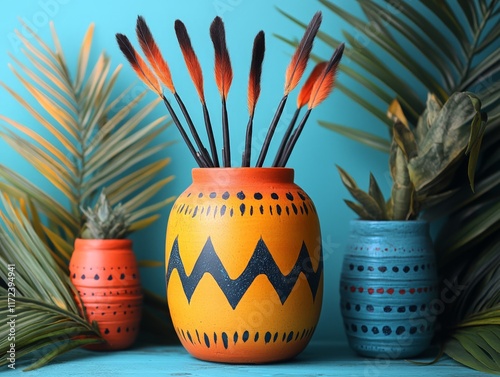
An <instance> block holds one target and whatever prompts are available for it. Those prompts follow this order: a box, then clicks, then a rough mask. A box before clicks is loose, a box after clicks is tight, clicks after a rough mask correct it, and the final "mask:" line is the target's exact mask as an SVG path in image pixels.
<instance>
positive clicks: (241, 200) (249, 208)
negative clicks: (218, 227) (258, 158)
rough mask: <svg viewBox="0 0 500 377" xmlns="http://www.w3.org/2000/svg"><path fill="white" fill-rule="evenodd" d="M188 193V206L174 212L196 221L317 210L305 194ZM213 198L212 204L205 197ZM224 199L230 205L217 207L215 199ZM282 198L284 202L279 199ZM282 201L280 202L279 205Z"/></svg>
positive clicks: (178, 206)
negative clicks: (210, 217)
mask: <svg viewBox="0 0 500 377" xmlns="http://www.w3.org/2000/svg"><path fill="white" fill-rule="evenodd" d="M192 194H193V193H191V192H189V193H186V194H185V197H186V198H190V199H189V201H188V202H189V203H186V201H184V202H183V203H182V204H177V203H176V204H174V206H173V208H172V210H173V211H176V212H177V213H179V214H183V215H185V216H191V217H193V218H195V217H199V216H207V217H208V216H213V217H214V218H215V217H217V216H219V217H224V216H230V217H233V216H236V215H240V216H254V215H271V216H283V215H286V216H292V215H295V216H298V215H301V216H308V215H309V213H310V212H313V213H315V214H317V211H316V207H315V206H314V204H313V202H312V201H311V199H310V198H309V197H308V196H307V195H306V194H305V193H304V192H302V191H294V192H291V191H287V192H284V193H279V194H278V193H277V192H272V193H271V194H269V195H268V196H265V195H264V194H263V193H261V192H244V191H238V192H236V193H230V192H228V191H224V192H220V193H218V192H215V191H210V192H199V193H197V194H196V195H192ZM207 197H208V198H209V199H214V201H213V203H211V201H210V200H205V199H204V198H207ZM218 197H221V198H222V199H224V200H225V201H226V202H227V204H224V205H222V206H220V205H218V204H215V202H216V199H218ZM280 199H281V200H280ZM278 201H279V202H278Z"/></svg>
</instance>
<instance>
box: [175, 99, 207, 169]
mask: <svg viewBox="0 0 500 377" xmlns="http://www.w3.org/2000/svg"><path fill="white" fill-rule="evenodd" d="M174 97H175V99H176V100H177V103H178V104H179V107H180V108H181V111H182V114H183V115H184V118H185V119H186V122H187V124H188V127H189V130H190V131H191V135H193V139H194V142H195V143H196V145H197V146H198V149H199V151H200V153H201V154H202V155H203V158H204V160H205V161H207V163H208V166H213V163H212V160H211V159H210V156H209V155H208V153H207V149H206V148H205V146H204V145H203V143H202V141H201V139H200V135H198V132H197V131H196V127H195V126H194V124H193V121H192V120H191V117H190V116H189V113H188V111H187V109H186V106H184V102H182V99H181V97H180V96H179V94H177V92H175V93H174Z"/></svg>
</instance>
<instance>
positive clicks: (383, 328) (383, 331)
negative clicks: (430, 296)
mask: <svg viewBox="0 0 500 377" xmlns="http://www.w3.org/2000/svg"><path fill="white" fill-rule="evenodd" d="M344 328H345V330H346V332H347V333H350V334H356V333H359V334H373V335H379V336H380V337H387V336H390V335H393V336H399V335H403V336H408V334H409V335H418V334H424V333H426V332H429V331H433V325H432V323H430V322H427V323H426V324H425V325H424V324H421V325H413V324H407V325H392V324H382V325H377V326H373V325H371V324H361V325H360V324H359V323H352V322H350V321H349V320H344Z"/></svg>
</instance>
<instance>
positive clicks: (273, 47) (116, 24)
mask: <svg viewBox="0 0 500 377" xmlns="http://www.w3.org/2000/svg"><path fill="white" fill-rule="evenodd" d="M338 3H339V4H341V5H342V6H343V7H344V8H345V9H346V10H348V11H350V12H356V13H358V14H359V10H358V8H357V5H356V3H355V2H353V1H339V2H338ZM0 4H1V8H0V9H1V12H0V80H1V81H3V82H4V83H6V84H7V85H9V86H11V87H12V88H14V89H16V90H18V91H19V92H20V93H25V92H24V91H23V88H22V86H21V84H20V83H19V81H17V79H16V78H15V77H14V75H13V74H12V73H11V72H10V70H9V69H8V66H7V64H8V63H9V62H12V58H11V57H9V55H8V54H11V55H12V57H14V58H16V59H19V60H21V61H23V62H26V59H25V57H24V56H23V53H22V51H21V49H20V47H21V45H20V43H19V39H18V38H17V37H16V36H15V34H14V29H19V28H20V27H21V24H20V22H19V20H22V21H24V22H25V23H27V24H28V25H29V26H30V27H31V28H32V29H33V30H34V31H35V32H36V33H37V34H38V36H39V37H40V38H42V39H43V40H45V41H46V42H48V43H49V44H50V45H52V42H51V36H50V28H49V21H53V22H54V25H55V27H56V30H57V32H58V35H59V38H60V41H61V44H62V46H63V48H64V51H65V54H66V59H67V60H68V61H69V62H70V65H71V66H72V67H75V66H76V64H74V62H75V61H76V59H77V56H78V50H79V47H80V43H81V40H82V38H83V35H84V33H85V31H86V29H87V28H88V26H89V24H90V23H91V22H94V23H95V33H94V44H93V50H92V57H91V59H92V58H94V59H95V58H96V57H97V55H98V54H99V53H100V52H101V51H102V50H105V51H106V52H107V54H109V55H110V56H111V59H112V67H115V66H117V65H118V64H123V65H124V66H123V69H122V72H121V74H120V76H119V79H118V83H117V86H116V90H117V93H118V92H119V91H121V90H124V89H125V88H127V87H128V86H130V85H131V84H133V83H135V84H134V85H135V86H134V89H133V93H139V92H140V91H141V90H143V89H144V86H143V85H142V84H141V83H140V82H139V81H137V79H136V76H135V74H134V73H133V71H132V69H131V68H130V67H129V66H128V64H127V62H126V60H125V58H124V57H123V56H122V55H121V53H120V51H119V49H118V46H117V45H116V42H115V37H114V35H115V33H117V32H121V33H124V34H126V35H128V36H129V37H130V38H131V40H132V41H133V43H134V44H135V45H136V46H137V43H136V41H135V36H134V33H135V32H134V28H135V21H136V17H137V15H143V16H144V17H145V19H146V21H147V22H148V24H149V26H150V28H151V29H152V32H153V34H154V35H155V38H156V39H157V42H158V44H159V46H160V48H161V49H162V52H163V54H164V55H165V57H166V59H167V60H168V63H169V65H170V68H171V70H172V75H173V78H174V81H175V83H176V87H177V89H178V91H179V93H180V94H181V96H182V98H183V100H184V102H185V103H186V106H187V107H188V109H189V110H190V113H191V116H192V117H193V120H194V121H195V123H196V124H199V125H200V126H199V127H203V125H202V124H203V122H202V114H201V111H200V105H199V102H198V98H197V96H196V93H195V90H194V88H193V86H192V83H191V81H190V79H189V76H188V74H187V71H186V69H185V65H184V61H183V59H182V55H181V53H180V50H179V47H178V44H177V40H176V38H175V33H174V28H173V25H174V21H175V19H177V18H179V19H181V20H182V21H183V22H184V23H185V24H186V26H187V28H188V31H189V33H190V36H191V39H192V43H193V46H194V48H195V50H196V52H197V54H198V55H199V59H200V62H201V65H202V67H203V69H204V75H205V88H206V96H207V102H208V106H209V108H210V110H211V116H212V123H213V125H214V128H215V130H216V139H217V140H218V141H220V140H222V137H221V132H220V127H218V125H219V124H220V116H219V114H220V99H219V94H218V92H217V89H216V86H215V83H214V80H213V49H212V43H211V41H210V39H209V33H208V30H209V26H210V23H211V21H212V20H213V18H214V17H215V16H216V15H219V16H221V17H222V18H223V20H224V22H225V26H226V32H227V43H228V48H229V53H230V55H231V59H232V64H233V70H234V76H235V78H234V80H233V87H232V89H231V91H230V93H229V98H228V111H229V119H230V127H231V142H232V149H233V164H238V165H239V164H240V156H241V151H242V148H243V143H244V132H245V131H244V130H245V126H246V122H247V119H248V115H247V107H246V87H247V81H248V71H249V66H250V58H251V48H252V43H253V38H254V36H255V34H256V33H257V32H258V31H259V30H261V29H262V30H264V31H265V32H266V37H267V38H266V44H267V50H266V57H265V59H264V67H263V74H262V93H261V98H260V101H259V103H258V105H257V110H256V116H255V131H254V136H255V137H254V146H255V147H258V149H259V150H260V145H261V144H262V141H263V138H264V136H265V133H266V131H267V127H268V125H269V122H270V120H271V118H272V116H273V114H274V111H275V109H276V106H277V104H278V102H279V100H280V99H281V96H282V94H283V83H284V72H285V69H286V66H287V64H288V62H289V58H290V56H291V54H292V53H293V50H292V48H291V47H289V46H287V45H285V44H284V43H283V42H281V41H279V40H278V39H277V38H275V37H274V36H273V34H281V35H284V36H286V37H289V38H300V37H301V35H302V30H301V29H300V28H299V27H297V26H295V25H294V24H293V23H292V22H291V21H288V20H287V19H286V18H285V17H283V16H282V15H281V14H280V13H279V12H278V11H277V10H276V7H279V8H281V9H283V10H285V11H287V12H288V13H291V14H293V15H294V16H296V17H298V18H300V19H302V20H304V21H305V22H308V21H309V19H310V18H311V17H312V15H313V14H314V12H315V11H316V10H324V8H323V7H322V6H321V5H320V4H319V3H318V2H317V1H315V0H309V1H304V0H302V1H298V0H295V1H285V0H273V1H267V0H252V1H250V0H207V1H200V0H198V1H195V0H183V1H172V0H168V1H159V0H148V1H131V0H128V1H127V0H120V1H117V0H106V1H102V0H101V1H96V0H86V1H77V0H38V1H2V2H1V3H0ZM345 27H348V25H346V24H345V23H343V22H342V21H341V20H339V19H338V18H337V17H335V16H333V14H331V13H329V12H328V11H324V21H323V24H322V26H321V30H322V31H324V32H326V33H328V34H331V35H332V36H334V37H335V38H339V39H341V38H342V34H341V29H342V28H345ZM357 36H358V37H359V38H362V35H361V34H358V35H357ZM361 40H362V39H361ZM367 47H369V46H367ZM313 52H314V53H315V54H317V55H320V56H323V57H324V58H328V57H329V56H330V55H331V53H332V50H331V49H330V48H329V47H327V46H326V45H324V44H322V43H321V42H319V41H317V42H316V44H315V46H314V50H313ZM343 64H350V62H349V58H348V57H347V56H346V57H345V58H344V60H343ZM311 67H312V64H310V66H309V67H308V68H309V69H308V72H309V71H310V69H311ZM338 80H341V81H342V82H344V83H346V84H348V81H349V80H348V78H347V77H344V76H342V75H340V77H339V78H338ZM352 88H353V89H355V90H360V89H359V87H357V86H356V85H354V84H352ZM359 94H360V95H366V93H364V92H362V91H359ZM296 95H297V91H295V92H293V93H292V95H291V98H290V99H289V103H288V106H287V108H286V109H285V112H284V114H283V118H282V121H281V122H280V124H279V126H278V129H277V131H276V136H275V143H273V145H272V147H271V150H270V153H269V155H270V156H273V155H274V153H273V152H274V151H275V148H276V144H278V142H279V140H280V138H281V136H282V134H283V132H284V129H285V127H286V126H287V122H286V120H287V119H289V118H290V117H291V115H292V113H293V111H294V110H295V98H296ZM154 96H155V95H154V94H153V93H150V94H148V97H147V98H148V100H151V99H153V98H154ZM124 105H125V103H123V104H122V106H124ZM0 114H3V115H5V116H7V117H10V118H13V119H15V120H16V121H18V122H20V123H22V124H25V125H27V126H29V127H31V128H32V129H34V130H35V131H37V132H40V133H41V134H42V135H46V133H45V132H44V130H43V129H42V127H41V126H39V125H38V124H37V123H36V122H35V121H34V120H33V119H32V118H31V117H30V116H29V115H28V114H27V113H26V112H25V111H24V110H23V108H22V107H21V106H20V105H19V104H18V103H17V102H16V101H14V99H13V98H11V97H10V96H9V95H8V93H7V92H6V91H5V90H3V89H1V90H0ZM165 114H166V109H165V108H163V107H161V106H159V107H158V108H156V110H155V111H154V113H153V114H152V116H151V118H152V119H153V118H156V117H159V116H162V115H165ZM318 119H323V120H329V121H332V122H336V123H340V124H345V125H350V126H353V127H356V128H359V129H362V130H371V131H373V132H376V133H379V134H380V135H385V131H384V127H383V126H382V125H380V124H377V123H376V121H374V120H373V118H371V117H369V116H368V115H367V114H366V113H365V112H363V111H362V110H361V108H360V107H359V106H358V105H356V104H355V103H353V102H352V101H351V100H349V99H348V98H347V97H346V96H345V95H343V94H342V93H340V92H339V91H337V92H334V93H333V95H331V96H330V97H329V99H328V100H327V101H326V102H325V103H323V104H322V105H321V106H320V107H319V108H318V109H317V110H315V111H313V113H312V116H311V118H310V119H309V121H308V124H307V127H306V129H305V131H304V133H303V135H302V137H301V139H300V140H299V143H298V144H297V147H296V149H295V151H294V154H293V156H292V158H291V159H290V160H289V163H288V166H290V167H293V168H294V169H295V171H296V182H297V183H298V184H299V185H300V186H302V188H303V189H304V190H305V191H306V192H308V193H309V195H310V196H311V197H312V198H313V200H314V202H315V203H316V206H317V208H318V211H319V216H320V221H321V226H322V234H323V244H324V254H325V261H324V262H325V296H324V303H323V305H324V306H323V308H324V309H323V312H322V315H321V320H320V325H319V328H318V331H317V332H316V334H315V338H316V339H317V340H343V339H344V334H343V330H342V326H341V318H340V311H339V308H338V305H339V295H338V280H339V275H340V267H341V262H342V257H343V249H344V245H345V241H346V237H347V232H348V223H349V220H350V219H353V218H354V215H353V213H351V212H350V211H349V210H348V209H347V207H346V206H345V205H344V203H343V201H342V198H346V197H347V192H346V190H345V189H344V188H343V186H342V185H341V182H340V179H339V177H338V174H337V171H336V169H335V164H339V165H341V166H342V167H344V168H345V169H346V170H348V171H349V172H350V173H351V174H352V175H353V177H354V178H355V179H357V180H358V183H359V184H360V185H361V186H362V187H366V186H367V185H368V173H369V171H372V172H373V173H374V174H375V176H376V177H377V178H378V180H379V182H380V184H381V186H382V189H383V190H384V191H385V193H386V194H387V193H388V192H389V188H390V180H389V175H388V174H389V173H388V169H387V158H386V156H385V155H384V154H382V153H380V152H376V151H373V150H371V149H369V148H366V147H364V146H361V145H360V144H358V143H355V142H353V141H350V140H348V139H345V138H343V137H341V136H339V135H337V134H334V133H333V132H331V131H328V130H326V129H324V128H322V127H320V126H319V125H318V124H317V120H318ZM161 139H162V140H177V141H178V142H177V143H176V144H175V145H173V146H172V147H169V148H168V149H167V150H165V152H164V153H165V155H168V156H171V157H172V163H171V164H170V165H169V166H168V167H167V169H165V171H164V175H175V180H174V181H173V182H172V183H171V184H169V185H168V187H167V188H166V189H165V190H164V191H163V192H162V193H161V196H163V197H167V196H172V195H178V194H179V193H181V192H182V191H183V190H184V189H185V188H186V187H187V186H188V185H189V184H190V181H191V178H190V171H191V168H193V167H195V163H194V160H193V159H192V157H191V156H190V154H189V152H188V150H187V148H186V146H185V145H184V144H183V143H182V142H181V138H180V135H179V134H178V133H177V130H176V129H175V128H174V127H170V128H169V129H168V130H167V131H166V132H164V134H162V135H161ZM255 155H256V153H255V152H254V159H255V157H256V156H255ZM269 159H270V158H269ZM254 161H255V160H254ZM0 163H2V164H6V165H7V166H9V167H11V168H15V169H16V170H17V171H18V172H20V173H22V174H23V175H24V176H26V177H28V178H29V179H30V180H32V181H34V182H36V183H37V184H39V185H40V186H42V187H43V188H45V189H46V190H47V191H48V192H49V193H50V194H51V195H54V196H56V197H58V196H59V193H58V192H57V190H56V189H54V188H53V187H51V186H49V185H48V184H47V183H46V182H45V181H44V180H43V179H42V177H40V175H39V174H38V173H37V172H36V171H34V170H33V169H32V168H31V167H30V166H29V165H28V164H27V163H25V162H24V161H22V160H21V159H20V158H19V157H18V156H17V155H16V153H15V152H14V151H12V150H11V149H10V148H9V147H8V146H7V145H6V144H5V142H3V141H1V140H0ZM267 163H268V164H269V163H270V161H267ZM169 211H170V207H168V208H165V209H164V210H163V211H162V212H161V219H160V220H159V221H158V222H157V223H156V224H154V225H153V226H151V227H149V228H147V229H145V230H143V231H140V232H138V233H136V234H134V235H133V236H132V238H133V240H134V245H135V246H134V249H135V252H136V253H137V255H138V257H139V259H153V260H161V261H163V260H164V238H165V231H164V230H165V226H166V223H167V219H168V214H169ZM142 279H143V281H144V285H145V286H146V288H148V289H152V290H154V291H156V292H157V293H159V294H161V295H164V293H165V286H164V270H163V268H149V269H147V270H142Z"/></svg>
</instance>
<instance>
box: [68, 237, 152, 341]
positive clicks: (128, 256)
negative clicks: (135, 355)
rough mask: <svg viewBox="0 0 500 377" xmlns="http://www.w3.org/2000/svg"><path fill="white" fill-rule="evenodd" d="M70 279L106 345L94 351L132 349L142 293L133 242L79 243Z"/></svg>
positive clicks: (84, 241)
mask: <svg viewBox="0 0 500 377" xmlns="http://www.w3.org/2000/svg"><path fill="white" fill-rule="evenodd" d="M69 270H70V277H71V281H72V283H73V285H74V286H75V288H76V289H77V290H78V293H79V294H80V297H81V300H82V302H83V305H84V306H85V310H86V315H87V318H88V320H89V321H90V322H92V321H96V322H97V324H98V326H99V330H100V332H101V335H102V336H103V338H104V339H105V340H106V343H104V344H97V345H90V346H88V347H87V348H89V349H94V350H118V349H124V348H127V347H130V346H131V345H132V344H133V343H134V341H135V339H136V337H137V335H138V332H139V323H140V320H141V311H142V289H141V284H140V280H139V269H138V266H137V261H136V258H135V256H134V253H133V251H132V241H130V240H126V239H120V240H100V239H95V240H94V239H92V240H91V239H77V240H76V241H75V250H74V252H73V255H72V257H71V260H70V266H69Z"/></svg>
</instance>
